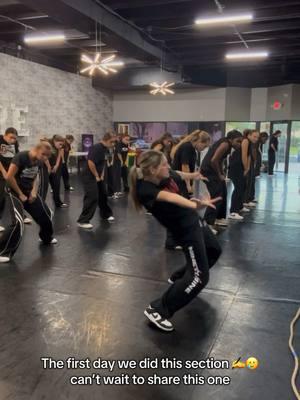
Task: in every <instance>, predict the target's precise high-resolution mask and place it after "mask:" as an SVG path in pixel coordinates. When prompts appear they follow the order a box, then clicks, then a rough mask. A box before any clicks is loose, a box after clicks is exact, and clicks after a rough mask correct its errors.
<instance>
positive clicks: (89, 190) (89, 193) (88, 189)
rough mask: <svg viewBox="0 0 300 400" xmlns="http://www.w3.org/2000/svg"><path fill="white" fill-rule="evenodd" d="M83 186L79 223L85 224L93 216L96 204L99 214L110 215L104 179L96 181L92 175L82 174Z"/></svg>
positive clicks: (105, 216)
mask: <svg viewBox="0 0 300 400" xmlns="http://www.w3.org/2000/svg"><path fill="white" fill-rule="evenodd" d="M82 182H83V188H84V198H83V209H82V212H81V214H80V216H79V218H78V222H79V223H81V224H87V223H89V222H90V220H91V219H92V218H93V216H94V214H95V212H96V209H97V206H98V207H99V211H100V216H101V218H103V219H107V218H109V217H111V216H112V214H113V213H112V210H111V208H110V207H109V205H108V202H107V190H106V183H105V181H100V182H97V181H96V179H95V178H94V177H91V176H87V175H83V178H82Z"/></svg>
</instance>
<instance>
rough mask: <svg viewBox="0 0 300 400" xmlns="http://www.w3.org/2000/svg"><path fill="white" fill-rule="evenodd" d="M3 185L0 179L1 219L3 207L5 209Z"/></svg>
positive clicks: (3, 181)
mask: <svg viewBox="0 0 300 400" xmlns="http://www.w3.org/2000/svg"><path fill="white" fill-rule="evenodd" d="M5 185H6V181H5V180H4V179H2V178H1V179H0V218H2V215H3V212H4V207H5Z"/></svg>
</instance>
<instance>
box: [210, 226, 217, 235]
mask: <svg viewBox="0 0 300 400" xmlns="http://www.w3.org/2000/svg"><path fill="white" fill-rule="evenodd" d="M208 227H209V229H210V230H211V231H212V233H213V234H214V235H217V234H218V231H217V230H216V229H215V228H214V227H213V226H212V225H208Z"/></svg>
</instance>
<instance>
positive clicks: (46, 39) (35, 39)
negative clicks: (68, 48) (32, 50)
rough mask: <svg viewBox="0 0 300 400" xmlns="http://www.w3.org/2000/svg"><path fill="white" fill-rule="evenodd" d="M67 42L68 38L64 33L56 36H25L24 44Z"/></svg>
mask: <svg viewBox="0 0 300 400" xmlns="http://www.w3.org/2000/svg"><path fill="white" fill-rule="evenodd" d="M64 40H66V36H65V35H64V34H63V33H56V34H39V35H36V34H34V35H32V34H31V35H25V36H24V42H25V43H26V44H38V43H50V42H62V41H64Z"/></svg>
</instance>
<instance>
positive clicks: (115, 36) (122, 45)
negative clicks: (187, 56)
mask: <svg viewBox="0 0 300 400" xmlns="http://www.w3.org/2000/svg"><path fill="white" fill-rule="evenodd" d="M21 1H22V3H23V4H25V5H27V6H28V7H31V8H33V9H35V10H38V11H41V12H43V13H46V14H48V15H50V16H51V17H52V18H53V19H55V20H57V21H59V22H60V23H62V24H63V25H64V26H67V27H72V28H75V29H78V30H79V31H81V32H83V33H90V32H91V30H92V31H94V29H95V21H98V23H100V22H101V26H102V28H103V29H104V30H105V31H106V32H107V33H108V35H107V37H106V38H105V42H106V43H107V44H108V45H109V46H111V47H114V48H116V49H118V50H120V49H121V50H123V51H124V52H125V51H127V53H128V55H130V56H132V57H136V58H138V59H142V60H147V59H149V58H150V59H151V58H155V59H157V60H160V59H161V56H162V52H161V49H160V48H159V47H156V46H154V45H153V44H151V43H150V42H148V41H147V40H146V39H145V38H144V37H143V35H142V34H141V32H139V30H138V29H136V28H134V27H133V26H132V25H130V24H129V23H127V22H126V21H124V20H122V19H120V18H119V17H117V16H116V15H114V14H112V13H111V12H109V11H108V10H107V9H106V8H104V7H102V6H100V5H99V4H97V3H96V2H95V1H92V0H84V1H82V0H51V1H49V0H21ZM170 61H172V63H173V62H174V60H170ZM167 62H168V61H167Z"/></svg>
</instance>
